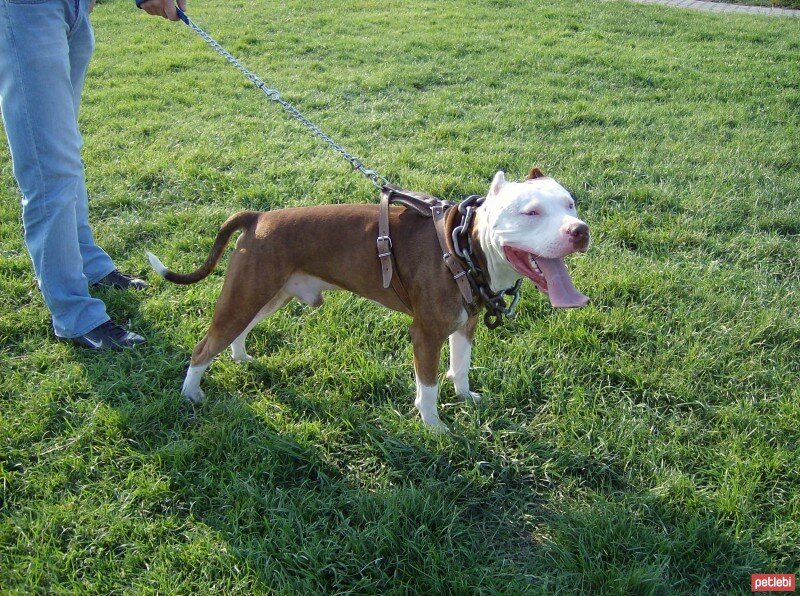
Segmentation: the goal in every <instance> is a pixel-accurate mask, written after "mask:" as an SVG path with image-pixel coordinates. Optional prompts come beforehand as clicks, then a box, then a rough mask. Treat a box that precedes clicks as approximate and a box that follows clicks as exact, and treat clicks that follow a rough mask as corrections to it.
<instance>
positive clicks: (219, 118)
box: [0, 0, 800, 594]
mask: <svg viewBox="0 0 800 596" xmlns="http://www.w3.org/2000/svg"><path fill="white" fill-rule="evenodd" d="M188 12H189V14H190V16H192V17H193V18H194V19H195V20H196V22H197V23H198V24H200V25H201V26H204V27H206V28H207V30H208V31H209V32H210V33H211V34H212V35H214V36H215V37H217V38H218V40H219V41H220V42H221V43H222V44H223V45H225V46H226V47H227V48H228V49H229V50H230V51H231V52H233V53H234V54H235V55H237V56H238V57H240V59H242V60H243V61H244V62H245V63H246V64H247V65H248V66H249V67H250V68H251V69H252V70H253V71H255V72H256V73H258V74H259V75H260V76H261V77H262V78H263V79H264V80H265V81H266V82H267V83H268V84H269V85H272V86H275V87H277V88H278V89H280V90H281V91H282V92H283V94H284V96H285V97H286V98H287V99H288V100H290V101H292V102H294V103H295V104H296V105H297V106H298V107H300V108H301V109H302V110H303V111H304V112H305V113H306V114H307V115H308V116H309V117H310V118H311V119H312V120H314V121H315V122H317V123H318V124H320V125H321V126H322V128H323V129H324V130H326V131H327V132H328V133H329V134H330V135H331V136H333V137H334V138H335V139H337V140H338V141H340V142H341V143H342V144H343V145H344V146H345V147H347V148H349V149H350V150H351V151H353V152H354V153H356V154H357V155H359V156H360V157H362V158H363V160H364V162H365V163H366V165H367V166H368V167H373V168H375V169H377V170H378V171H379V172H380V173H382V174H383V175H385V176H386V177H387V178H389V179H390V180H392V181H396V182H398V183H400V184H402V185H403V186H405V187H406V188H411V189H416V190H424V191H428V192H431V193H433V194H437V195H439V196H442V197H446V198H451V199H458V198H460V197H462V196H464V195H467V194H471V193H481V192H485V191H486V189H487V188H488V184H489V182H490V180H491V178H492V176H493V175H494V173H495V172H496V171H497V170H498V169H503V170H504V171H505V172H506V173H507V176H508V177H510V178H520V177H522V176H524V174H525V173H526V172H527V171H528V169H529V168H530V166H532V165H537V166H539V167H540V168H542V169H543V170H544V171H545V172H546V173H549V174H552V175H554V176H555V177H557V178H558V179H559V180H560V181H561V182H563V183H564V184H565V185H566V186H568V187H569V188H571V189H572V190H573V191H574V193H575V195H576V197H577V200H578V208H579V213H580V215H581V216H582V217H583V218H584V219H585V220H586V221H587V222H588V223H589V224H590V226H591V228H592V231H593V247H592V249H591V250H590V251H589V253H587V254H586V255H579V256H575V257H571V258H570V259H569V266H570V268H571V270H572V272H573V279H574V281H575V284H576V286H577V287H578V288H579V289H580V290H581V291H583V292H584V293H586V294H587V295H589V296H590V297H591V298H592V302H591V303H590V305H589V306H588V307H586V308H584V309H580V310H574V311H555V310H553V309H552V308H550V306H549V305H548V303H547V302H546V300H545V299H544V298H543V297H542V296H541V295H540V294H538V292H536V291H535V289H534V288H533V287H532V286H531V285H530V284H529V283H527V282H526V285H525V286H524V295H523V300H522V302H521V307H520V313H519V316H518V317H517V318H516V320H514V321H512V322H510V323H508V324H507V325H505V326H504V327H502V328H500V329H498V330H496V331H491V332H490V331H488V330H487V329H485V328H482V329H481V330H480V331H479V333H478V338H477V345H476V348H475V350H474V353H473V364H474V369H473V372H472V375H471V379H472V384H473V386H474V388H475V389H476V390H478V391H481V392H482V393H483V394H484V396H485V399H484V401H483V403H482V405H481V406H480V407H474V406H472V405H470V404H467V403H464V402H463V401H460V400H458V399H457V398H456V397H455V395H454V392H453V389H452V386H450V385H449V384H447V385H444V384H443V385H442V387H443V389H442V394H441V401H442V402H443V406H442V412H443V419H444V420H445V422H446V423H447V424H448V425H449V426H450V428H451V429H452V433H451V434H450V435H446V436H436V435H433V434H431V433H429V432H427V431H426V430H425V428H424V427H423V426H422V424H421V422H420V420H419V418H418V416H417V414H416V411H415V410H414V407H413V403H412V402H413V383H412V376H411V347H410V342H409V340H408V338H407V333H406V326H407V324H408V319H407V318H406V317H405V316H403V315H400V314H396V313H390V312H388V311H386V310H384V309H382V308H380V307H377V306H375V305H373V304H371V303H368V302H366V301H365V300H362V299H359V298H356V297H353V296H349V295H345V294H336V295H331V296H330V297H329V298H328V299H327V300H326V303H325V305H324V306H323V307H322V308H320V309H312V308H309V307H305V306H301V305H299V304H297V303H293V304H291V305H290V306H288V307H287V308H286V309H284V310H283V311H281V312H280V313H279V314H277V315H276V316H274V317H273V318H271V319H269V320H268V321H266V322H264V323H262V324H261V325H260V326H259V327H258V328H256V330H255V331H254V332H253V333H252V334H251V336H250V340H249V343H248V348H249V352H250V353H251V355H253V356H255V357H256V361H255V362H252V363H249V364H245V365H240V364H236V363H234V362H232V361H231V360H230V358H228V357H227V356H225V357H221V358H219V359H218V360H217V361H216V362H215V363H214V365H213V366H212V367H211V368H210V369H209V371H208V373H207V374H206V377H205V382H204V388H205V390H206V394H207V396H208V398H207V401H206V402H205V403H204V404H202V405H200V406H196V407H195V406H191V405H189V404H187V403H185V402H184V401H182V399H181V398H180V396H179V393H178V392H179V388H180V384H181V381H182V378H183V374H184V371H185V367H186V365H187V361H188V357H189V354H190V352H191V349H192V347H193V346H194V344H195V343H196V342H197V341H198V340H199V339H200V337H201V336H202V334H203V333H204V331H205V329H206V328H207V325H208V323H209V320H210V317H211V313H212V309H213V305H214V301H215V299H216V296H217V293H218V291H219V288H220V286H221V283H222V279H223V275H224V270H225V266H224V262H223V264H222V266H221V267H220V268H219V269H218V270H217V272H216V273H215V274H214V275H212V276H211V277H210V278H209V279H207V280H205V281H204V282H201V283H199V284H196V285H193V286H190V287H179V286H174V285H172V284H169V283H167V282H164V281H163V280H161V279H157V278H156V276H155V275H154V274H153V273H152V272H151V271H150V270H149V268H148V266H147V262H146V259H145V257H144V251H145V250H152V251H153V252H155V253H156V254H158V255H159V256H160V257H161V258H162V259H163V260H164V262H165V263H167V264H168V265H170V266H172V267H173V268H174V269H176V270H183V271H187V270H190V269H193V268H194V267H195V266H196V265H198V264H199V263H201V262H202V260H203V259H204V258H205V255H206V254H207V251H208V249H209V248H210V246H211V244H212V241H213V238H214V235H215V233H216V230H217V228H218V227H219V225H220V224H221V223H222V222H223V221H224V220H225V218H226V217H227V216H228V215H229V214H231V213H232V212H234V211H237V210H240V209H244V208H254V209H277V208H280V207H283V206H287V205H311V204H321V203H334V202H374V201H376V199H377V195H376V192H375V190H374V188H373V187H372V186H371V185H370V184H369V183H368V182H366V181H365V180H364V179H363V178H361V177H359V176H357V175H356V174H354V173H352V172H351V171H350V170H349V169H348V167H347V164H346V163H345V162H344V161H342V160H341V159H340V158H338V157H337V156H336V155H335V154H334V153H332V152H330V151H328V150H327V149H326V148H325V146H324V145H323V144H321V143H320V142H319V141H318V140H316V139H315V138H313V137H312V136H310V135H309V134H308V133H307V132H306V131H305V130H303V129H302V128H301V127H300V126H299V125H297V124H296V123H295V122H294V121H292V120H290V119H289V118H288V117H287V116H286V115H285V114H284V113H283V112H282V111H281V110H280V108H279V107H277V106H275V105H271V104H269V103H267V102H266V100H265V98H264V97H263V96H262V95H261V94H260V93H259V92H258V91H257V90H256V89H255V88H253V87H252V85H250V84H249V83H248V82H247V81H246V80H245V79H244V78H243V77H242V76H241V75H240V74H239V73H238V72H236V71H235V69H233V68H231V67H230V66H229V65H228V64H227V63H225V61H224V60H222V59H221V58H220V57H218V56H217V55H215V54H214V53H213V52H212V51H211V50H210V49H209V48H208V47H207V46H206V45H205V44H204V43H203V42H202V40H201V39H200V38H199V37H197V36H196V35H194V34H193V33H192V32H191V31H190V30H189V29H188V28H186V27H185V26H184V25H182V24H180V23H168V22H166V21H164V20H161V19H154V18H151V17H146V16H145V15H144V14H142V13H141V12H138V11H136V10H135V9H134V8H133V7H132V2H128V1H127V0H124V1H123V0H107V1H104V2H102V3H101V4H100V5H98V7H97V9H96V10H95V13H94V15H93V19H94V24H95V29H96V37H97V49H96V54H95V57H94V60H93V63H92V66H91V70H90V74H89V78H88V81H87V85H86V90H85V94H84V104H83V107H82V113H81V124H82V130H83V133H84V137H85V141H86V147H85V154H84V158H85V161H86V164H87V180H88V186H89V188H90V192H91V196H92V215H93V222H94V228H95V232H96V236H97V237H98V238H99V239H100V241H101V244H102V245H103V246H104V247H105V248H106V249H107V250H108V251H109V252H110V253H111V254H112V256H114V258H115V259H116V261H117V263H118V265H119V266H120V268H121V269H123V270H125V271H129V272H132V273H135V274H141V275H146V276H148V277H149V279H150V281H151V287H150V288H148V290H146V291H145V292H144V293H142V294H133V295H131V294H127V293H122V292H118V291H106V292H103V293H102V296H103V298H104V299H105V300H106V302H107V304H108V306H109V310H110V312H111V314H112V316H114V317H115V318H116V319H117V320H120V321H122V322H129V323H130V327H131V328H132V329H134V330H136V331H139V332H141V333H143V334H145V335H146V336H147V337H148V340H149V344H148V346H147V347H146V348H145V349H140V350H136V351H131V352H125V353H121V354H101V355H92V354H90V353H87V352H85V351H82V350H80V349H77V348H73V347H71V346H69V345H66V344H63V343H56V342H54V341H53V340H52V339H51V336H50V332H49V324H48V323H49V317H48V313H47V311H46V309H45V307H44V305H43V302H42V300H41V297H40V295H39V294H38V291H37V289H36V285H35V282H34V280H33V277H32V274H31V266H30V262H29V259H28V256H27V253H26V251H25V247H24V244H23V242H22V234H21V226H20V212H19V197H18V195H17V191H16V188H15V185H14V183H13V179H12V177H11V165H10V160H9V159H8V153H7V151H6V149H5V147H3V148H2V149H0V195H1V196H0V479H1V482H0V591H2V592H12V593H13V592H18V593H29V592H35V591H36V592H67V593H85V592H91V593H110V592H114V593H121V592H136V593H141V592H145V593H151V592H159V593H183V594H186V593H202V594H210V593H218V592H223V593H253V592H256V593H259V592H269V591H276V592H279V593H287V594H289V593H291V594H306V593H322V592H325V593H437V592H439V593H441V592H444V593H462V594H463V593H476V592H483V593H534V594H540V593H541V594H545V593H546V594H550V593H554V592H561V593H564V594H574V593H577V592H584V593H608V594H633V593H653V594H659V593H705V594H718V593H723V592H728V593H730V592H734V593H736V592H739V593H748V592H749V590H750V587H749V581H750V574H751V573H756V572H763V573H769V572H786V573H791V572H795V573H797V572H800V542H798V536H800V471H799V470H800V383H798V380H799V379H800V376H798V375H800V357H799V356H798V354H799V353H800V321H798V307H800V242H799V240H800V199H799V198H798V197H800V61H798V55H800V20H795V19H777V18H773V19H769V18H763V17H754V16H737V15H714V14H701V13H696V12H684V11H680V10H674V9H665V8H661V7H656V6H649V5H648V6H644V5H638V4H633V3H625V2H604V1H599V0H598V1H587V2H578V3H575V2H566V1H558V0H556V1H554V2H539V1H525V2H523V1H519V2H517V1H513V0H495V1H491V0H478V1H476V2H470V3H466V2H463V1H461V0H428V1H423V0H413V1H407V2H397V1H394V0H386V1H382V2H374V1H356V0H342V1H339V2H321V3H313V8H312V3H309V2H297V1H288V2H263V1H252V2H245V1H243V0H231V1H229V2H217V3H212V2H202V3H201V2H196V3H194V4H192V5H190V7H189V11H188ZM432 258H433V257H432ZM442 371H444V361H443V363H442Z"/></svg>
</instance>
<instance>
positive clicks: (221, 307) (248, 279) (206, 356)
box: [181, 254, 288, 403]
mask: <svg viewBox="0 0 800 596" xmlns="http://www.w3.org/2000/svg"><path fill="white" fill-rule="evenodd" d="M236 256H237V255H236V254H234V256H233V257H231V262H230V264H229V265H228V275H227V276H226V277H225V283H224V284H223V286H222V292H220V295H219V298H218V299H217V306H216V308H215V309H214V316H213V317H212V319H211V326H210V327H209V328H208V332H207V333H206V335H205V337H203V339H201V340H200V341H199V342H198V344H197V345H196V346H195V347H194V350H193V351H192V359H191V362H190V366H189V370H187V371H186V379H185V380H184V382H183V389H182V390H181V394H182V395H183V396H184V397H186V398H187V399H189V400H190V401H193V402H195V403H197V402H200V401H202V399H203V397H204V396H203V391H202V389H200V379H201V377H202V376H203V373H204V372H205V370H206V369H207V368H208V367H209V365H210V364H211V361H212V360H213V359H214V357H215V356H217V354H219V353H220V352H222V351H223V350H224V349H225V348H227V347H228V346H229V345H231V343H233V342H234V341H235V340H236V339H237V338H239V337H242V344H243V343H244V337H243V336H245V335H246V331H247V330H248V326H250V325H251V324H252V323H253V321H254V320H255V319H256V318H257V317H258V315H259V314H261V313H262V312H263V310H262V309H265V308H266V309H269V310H271V312H274V311H275V310H277V309H278V308H280V307H281V306H283V305H284V304H285V303H286V302H287V300H288V297H287V295H286V294H285V293H283V292H282V291H281V289H280V288H281V287H282V286H283V283H284V282H285V278H284V279H280V277H279V278H278V279H275V277H277V275H275V274H273V275H272V276H269V277H267V276H266V275H264V273H263V272H262V273H261V274H260V275H259V272H258V271H253V265H252V264H251V263H250V262H248V261H246V260H243V259H237V258H236ZM265 305H266V306H265ZM256 322H257V321H256Z"/></svg>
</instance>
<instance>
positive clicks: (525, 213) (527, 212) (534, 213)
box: [522, 209, 539, 215]
mask: <svg viewBox="0 0 800 596" xmlns="http://www.w3.org/2000/svg"><path fill="white" fill-rule="evenodd" d="M522 215H539V212H538V211H537V210H536V209H531V210H530V211H525V212H523V214H522Z"/></svg>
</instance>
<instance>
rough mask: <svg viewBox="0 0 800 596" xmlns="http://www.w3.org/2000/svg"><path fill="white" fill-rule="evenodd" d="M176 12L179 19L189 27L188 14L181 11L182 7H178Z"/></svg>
mask: <svg viewBox="0 0 800 596" xmlns="http://www.w3.org/2000/svg"><path fill="white" fill-rule="evenodd" d="M175 10H177V11H178V18H179V19H180V20H182V21H183V22H184V23H186V24H187V25H188V24H189V17H187V16H186V13H185V12H183V11H182V10H181V7H180V6H176V7H175Z"/></svg>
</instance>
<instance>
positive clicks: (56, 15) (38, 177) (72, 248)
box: [0, 0, 114, 337]
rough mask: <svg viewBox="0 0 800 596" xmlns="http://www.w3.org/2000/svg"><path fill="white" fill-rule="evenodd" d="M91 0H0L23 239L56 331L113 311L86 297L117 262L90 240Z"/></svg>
mask: <svg viewBox="0 0 800 596" xmlns="http://www.w3.org/2000/svg"><path fill="white" fill-rule="evenodd" d="M87 6H88V0H0V110H1V111H2V115H3V124H4V126H5V131H6V135H7V136H8V144H9V147H10V149H11V159H12V162H13V167H14V177H15V178H16V180H17V183H18V184H19V187H20V190H21V191H22V224H23V227H24V230H25V244H26V245H27V247H28V252H29V253H30V255H31V260H32V261H33V269H34V272H35V274H36V279H37V281H38V283H39V289H40V290H41V292H42V295H43V296H44V301H45V303H46V304H47V307H48V308H49V309H50V313H51V315H52V317H53V329H54V330H55V333H56V335H58V336H60V337H77V336H79V335H83V334H84V333H86V332H88V331H91V330H92V329H94V328H95V327H97V326H98V325H100V324H102V323H104V322H105V321H107V320H108V319H109V317H108V315H107V314H106V308H105V304H103V302H102V301H101V300H97V299H96V298H92V297H91V296H90V295H89V284H92V283H94V282H96V281H98V280H100V279H102V278H103V277H105V276H106V275H108V274H109V273H111V271H113V270H114V263H113V262H112V261H111V258H110V257H109V256H108V255H107V254H106V253H105V252H104V251H103V250H102V249H101V248H100V247H98V246H97V245H96V244H95V242H94V239H93V238H92V232H91V230H90V228H89V219H88V215H89V214H88V208H89V205H88V197H87V194H86V184H85V181H84V174H83V161H82V160H81V147H82V146H83V139H82V138H81V135H80V132H78V106H79V105H80V98H81V90H82V88H83V81H84V78H85V77H86V69H87V67H88V65H89V58H90V57H91V55H92V50H93V49H94V32H93V31H92V25H91V23H90V22H89V15H88V14H87Z"/></svg>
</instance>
